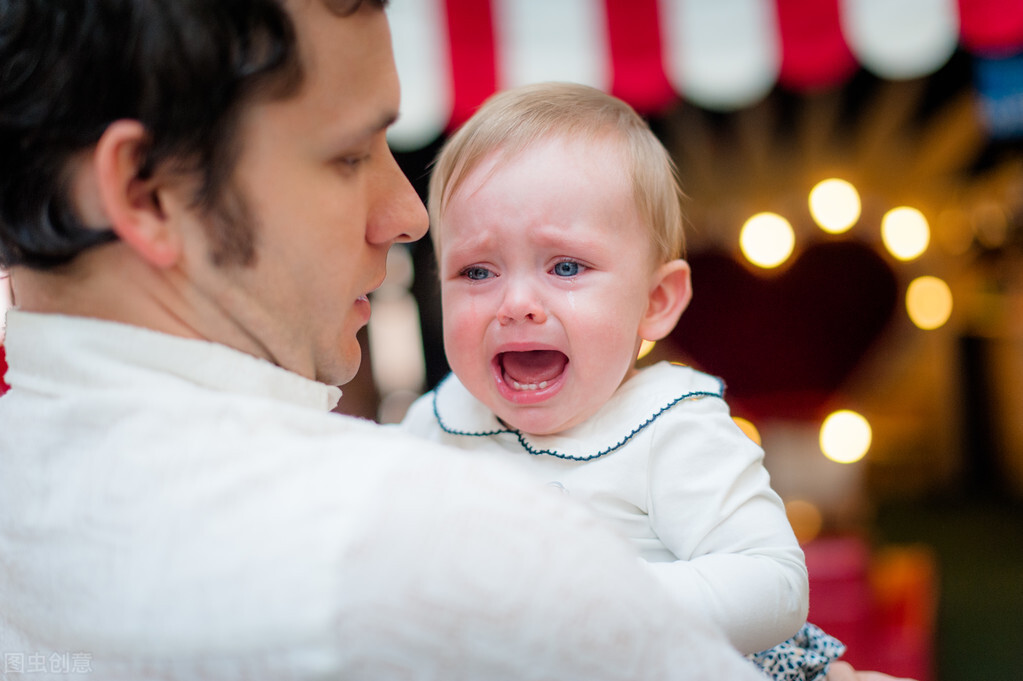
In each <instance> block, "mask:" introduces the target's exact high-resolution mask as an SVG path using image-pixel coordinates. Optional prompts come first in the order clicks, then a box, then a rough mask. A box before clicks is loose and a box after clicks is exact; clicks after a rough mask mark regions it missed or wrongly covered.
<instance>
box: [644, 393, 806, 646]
mask: <svg viewBox="0 0 1023 681" xmlns="http://www.w3.org/2000/svg"><path fill="white" fill-rule="evenodd" d="M681 406H682V408H681V409H678V410H677V413H676V414H673V415H672V416H671V417H670V418H667V419H659V420H658V422H657V424H656V427H657V432H656V433H655V434H654V437H653V439H652V449H651V452H650V455H649V460H648V465H649V473H648V475H649V498H648V500H647V503H648V513H649V515H650V522H651V524H652V526H653V529H654V531H655V532H656V533H657V535H658V537H660V539H661V541H662V542H663V543H664V545H665V546H666V547H667V548H668V549H669V550H670V551H671V552H672V553H674V554H675V555H676V556H677V557H678V558H679V560H677V561H674V562H667V563H650V564H649V567H650V569H651V570H652V571H654V573H655V574H656V575H657V576H658V577H659V578H660V579H661V580H662V581H663V582H665V584H666V585H667V586H668V588H669V589H670V590H671V591H672V593H673V594H674V595H675V596H676V598H678V599H679V600H681V601H683V602H685V603H686V604H687V605H688V606H690V607H694V608H697V609H699V610H702V611H703V612H706V613H708V614H709V615H710V617H711V618H712V619H713V620H715V621H716V622H717V623H718V624H720V626H721V627H722V628H723V629H724V630H725V633H726V634H727V636H728V638H729V640H730V641H731V642H732V644H733V645H735V646H736V647H737V648H739V650H741V651H742V652H745V653H752V652H759V651H761V650H764V649H766V648H770V647H771V646H774V645H776V644H778V643H781V642H782V641H784V640H786V639H787V638H789V637H791V636H792V635H793V634H795V633H796V631H797V630H798V629H799V628H800V627H801V626H802V624H803V623H804V622H805V620H806V614H807V609H808V604H809V598H808V592H809V586H808V581H807V572H806V563H805V561H804V557H803V552H802V550H801V549H800V547H799V542H798V541H797V540H796V537H795V535H794V533H793V532H792V527H791V525H790V524H789V522H788V518H787V516H786V514H785V507H784V504H783V503H782V500H781V498H780V497H779V496H778V494H777V493H776V492H775V491H774V490H773V489H772V488H771V485H770V476H769V474H768V472H767V469H766V468H764V465H763V457H764V453H763V450H762V449H761V448H760V447H759V446H758V445H756V444H755V443H754V442H752V441H751V440H750V439H749V438H748V437H746V435H745V434H744V433H743V432H742V431H741V430H740V429H739V428H738V426H736V425H735V423H734V421H732V419H731V416H730V415H729V412H728V406H727V404H725V402H724V401H723V400H721V399H718V398H714V397H704V398H699V399H694V400H690V401H688V402H686V403H684V404H683V405H681Z"/></svg>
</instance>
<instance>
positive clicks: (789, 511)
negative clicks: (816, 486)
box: [785, 499, 824, 544]
mask: <svg viewBox="0 0 1023 681" xmlns="http://www.w3.org/2000/svg"><path fill="white" fill-rule="evenodd" d="M785 514H786V515H787V516H788V518H789V524H790V525H792V531H793V532H794V533H795V535H796V539H798V540H799V543H800V544H808V543H810V542H811V541H813V540H814V539H816V538H817V535H819V534H820V533H821V527H822V526H823V525H824V517H823V515H822V514H821V511H820V509H819V508H817V507H816V506H815V505H813V504H812V503H810V502H809V501H804V500H803V499H793V500H791V501H788V502H786V503H785Z"/></svg>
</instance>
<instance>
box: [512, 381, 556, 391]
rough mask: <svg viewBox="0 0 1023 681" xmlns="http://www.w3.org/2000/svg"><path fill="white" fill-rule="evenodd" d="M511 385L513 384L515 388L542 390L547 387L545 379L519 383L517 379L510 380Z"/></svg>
mask: <svg viewBox="0 0 1023 681" xmlns="http://www.w3.org/2000/svg"><path fill="white" fill-rule="evenodd" d="M512 385H514V386H515V389H516V390H543V389H544V388H546V387H547V381H540V382H539V383H519V382H518V381H512Z"/></svg>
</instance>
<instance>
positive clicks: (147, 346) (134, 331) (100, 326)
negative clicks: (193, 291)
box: [4, 310, 341, 411]
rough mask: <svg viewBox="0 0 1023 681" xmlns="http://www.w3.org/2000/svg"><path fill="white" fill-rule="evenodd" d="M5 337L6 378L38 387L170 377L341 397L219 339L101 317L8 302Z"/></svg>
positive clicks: (312, 404) (244, 389) (269, 392)
mask: <svg viewBox="0 0 1023 681" xmlns="http://www.w3.org/2000/svg"><path fill="white" fill-rule="evenodd" d="M4 345H5V348H6V351H7V362H8V364H9V369H8V373H7V382H8V383H9V384H10V385H11V386H12V387H17V386H19V385H21V386H25V387H28V388H30V389H32V390H36V391H40V392H50V393H54V394H56V393H61V392H65V391H67V390H73V389H75V388H79V387H84V388H101V387H111V388H118V387H126V386H130V385H132V384H133V383H137V384H139V385H142V386H148V387H153V384H154V382H157V383H158V382H159V381H161V380H170V381H175V380H176V381H186V382H188V383H192V384H194V385H197V386H201V387H204V388H209V389H211V390H216V391H220V392H227V393H237V394H243V395H248V396H255V397H266V398H270V399H274V400H280V401H283V402H289V403H292V404H295V405H298V406H304V407H309V408H314V409H317V410H322V411H329V410H330V409H333V408H334V407H335V406H337V403H338V400H340V399H341V390H340V389H339V388H337V387H335V386H329V385H325V384H323V383H319V382H316V381H312V380H309V379H307V378H304V377H302V376H299V375H298V374H295V373H293V372H291V371H288V370H286V369H282V368H281V367H278V366H276V365H274V364H271V363H270V362H268V361H266V360H263V359H259V358H257V357H253V356H251V355H248V354H246V353H243V352H240V351H238V350H234V349H232V348H229V347H227V346H225V345H221V344H219V343H212V342H209V341H202V340H194V339H189V338H180V337H178V336H172V335H169V334H165V333H160V332H157V331H152V330H150V329H144V328H141V327H137V326H132V325H129V324H121V323H117V322H110V321H105V320H100V319H92V318H86V317H73V316H65V315H53V314H39V313H33V312H24V311H19V310H8V312H7V337H6V339H5V341H4Z"/></svg>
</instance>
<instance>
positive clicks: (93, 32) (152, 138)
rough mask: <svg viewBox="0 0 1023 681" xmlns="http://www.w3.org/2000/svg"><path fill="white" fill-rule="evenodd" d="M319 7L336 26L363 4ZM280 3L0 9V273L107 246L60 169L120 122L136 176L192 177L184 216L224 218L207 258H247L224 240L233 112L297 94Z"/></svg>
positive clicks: (15, 3) (184, 0) (35, 1)
mask: <svg viewBox="0 0 1023 681" xmlns="http://www.w3.org/2000/svg"><path fill="white" fill-rule="evenodd" d="M325 1H326V4H327V5H328V6H329V7H330V9H331V10H332V11H334V12H335V13H337V14H342V15H343V14H348V13H351V12H353V11H355V10H356V9H357V8H358V6H359V5H360V4H362V0H341V1H337V0H325ZM370 1H371V2H372V4H374V5H376V6H381V7H382V6H383V5H384V4H385V2H386V0H370ZM281 3H282V0H212V1H211V0H0V267H4V268H7V267H11V266H13V265H25V266H28V267H33V268H37V269H47V268H53V267H57V266H60V265H62V264H65V263H68V262H70V261H71V260H72V259H73V258H74V257H75V256H76V255H77V254H78V253H80V252H81V251H83V250H85V249H87V248H89V247H91V246H94V245H97V244H100V243H105V242H107V241H111V240H113V239H116V236H115V235H114V234H113V232H112V231H110V230H109V229H108V230H97V229H89V228H86V227H85V226H84V225H83V224H82V223H81V221H80V219H79V218H78V216H76V214H75V211H74V206H73V205H72V202H71V197H70V186H69V185H70V177H69V174H68V163H69V161H70V160H71V159H72V157H73V156H74V155H75V154H77V153H79V152H81V151H83V150H86V149H89V148H91V147H92V146H93V145H95V144H96V143H97V142H98V141H99V138H100V137H101V135H102V134H103V132H104V130H105V129H106V128H107V126H109V125H110V124H111V123H112V122H114V121H116V120H119V119H133V120H137V121H139V122H141V123H142V125H143V126H144V127H145V129H146V131H147V133H148V144H147V145H146V148H145V151H144V155H143V158H141V159H139V167H140V172H139V175H140V177H143V178H145V177H147V176H148V175H150V174H151V173H152V172H153V171H154V170H155V169H157V168H160V167H164V166H166V167H170V168H172V169H174V170H178V171H181V172H186V173H195V174H196V177H197V178H198V180H199V182H198V190H197V192H196V195H195V197H194V201H195V205H196V206H197V207H198V208H199V209H201V210H203V211H204V212H206V213H207V214H209V215H212V216H213V217H215V218H216V217H218V216H217V214H218V213H220V214H221V215H220V216H219V217H220V218H222V219H214V220H212V221H211V222H212V229H211V232H212V233H211V234H210V235H209V236H210V239H211V243H212V245H213V252H214V259H215V260H220V261H228V260H234V261H236V262H246V261H247V260H248V259H251V253H249V252H248V251H251V238H249V239H248V242H249V243H246V237H245V236H244V234H243V235H241V236H239V234H237V233H235V234H231V233H230V232H231V231H232V230H234V231H237V230H243V231H244V230H247V229H248V227H249V226H248V225H244V224H242V225H238V224H235V223H236V222H237V220H233V219H230V218H232V217H238V215H237V213H238V210H237V208H238V206H237V205H236V204H238V203H239V201H240V198H241V197H234V198H231V197H228V196H226V195H227V194H229V193H230V192H228V191H227V186H226V185H227V184H228V181H229V179H230V176H231V173H232V172H233V169H234V163H235V160H236V157H237V152H238V149H237V147H238V144H237V139H236V134H235V129H236V127H237V123H238V118H239V115H240V113H241V111H242V110H243V107H244V105H245V104H246V103H247V102H249V101H250V100H251V99H252V98H253V97H254V96H265V97H285V96H287V95H288V94H290V93H293V92H294V91H295V89H296V88H297V87H298V85H299V84H300V81H301V75H302V72H301V64H299V59H298V55H297V49H296V45H295V32H294V28H293V25H292V23H291V20H290V17H289V16H288V14H287V11H286V10H285V9H284V7H283V6H282V4H281ZM232 206H233V207H232ZM218 248H219V249H220V250H226V251H227V252H226V253H221V254H220V256H221V257H218V253H217V251H218Z"/></svg>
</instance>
